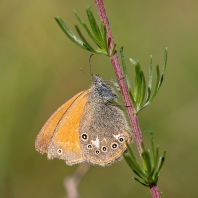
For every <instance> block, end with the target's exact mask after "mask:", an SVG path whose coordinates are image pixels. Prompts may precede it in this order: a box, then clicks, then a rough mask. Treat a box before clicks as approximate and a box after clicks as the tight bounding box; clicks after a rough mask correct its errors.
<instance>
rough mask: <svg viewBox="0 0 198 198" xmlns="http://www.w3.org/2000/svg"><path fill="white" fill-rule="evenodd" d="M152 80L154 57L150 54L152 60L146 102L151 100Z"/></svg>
mask: <svg viewBox="0 0 198 198" xmlns="http://www.w3.org/2000/svg"><path fill="white" fill-rule="evenodd" d="M152 82H153V58H152V56H150V61H149V80H148V92H147V98H146V102H148V101H149V99H150V96H151V89H152Z"/></svg>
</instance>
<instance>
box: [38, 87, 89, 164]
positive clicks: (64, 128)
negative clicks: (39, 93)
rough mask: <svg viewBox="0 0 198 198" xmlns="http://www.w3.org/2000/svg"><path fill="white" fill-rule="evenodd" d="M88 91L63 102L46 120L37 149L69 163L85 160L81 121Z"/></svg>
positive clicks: (50, 157)
mask: <svg viewBox="0 0 198 198" xmlns="http://www.w3.org/2000/svg"><path fill="white" fill-rule="evenodd" d="M86 94H87V91H84V92H80V93H78V94H77V95H75V96H74V97H73V98H71V99H70V100H69V101H67V102H66V103H65V104H63V105H62V106H61V107H60V108H59V109H58V110H57V111H56V112H55V113H54V114H53V115H52V116H51V117H50V118H49V120H48V121H47V122H46V124H45V125H44V126H43V128H42V129H41V131H40V133H39V134H38V136H37V139H36V143H35V146H36V149H37V150H38V151H39V152H41V153H47V155H48V158H49V159H53V158H59V159H63V160H65V161H66V163H67V164H68V165H72V164H75V163H79V162H82V161H84V160H85V158H84V156H83V153H82V150H81V147H80V140H79V123H80V119H81V116H82V113H83V110H84V107H85V104H86V100H87V99H86Z"/></svg>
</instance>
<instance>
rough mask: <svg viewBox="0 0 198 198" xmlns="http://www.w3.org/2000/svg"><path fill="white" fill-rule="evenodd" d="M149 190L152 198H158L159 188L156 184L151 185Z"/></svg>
mask: <svg viewBox="0 0 198 198" xmlns="http://www.w3.org/2000/svg"><path fill="white" fill-rule="evenodd" d="M150 191H151V195H152V197H153V198H160V197H161V196H160V193H159V189H158V187H157V186H153V187H151V188H150Z"/></svg>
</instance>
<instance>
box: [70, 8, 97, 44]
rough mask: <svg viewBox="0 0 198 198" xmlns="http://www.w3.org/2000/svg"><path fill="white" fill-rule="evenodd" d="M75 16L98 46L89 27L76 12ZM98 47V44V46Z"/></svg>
mask: <svg viewBox="0 0 198 198" xmlns="http://www.w3.org/2000/svg"><path fill="white" fill-rule="evenodd" d="M74 14H75V16H76V18H77V19H78V21H79V22H80V24H81V25H82V26H83V28H84V29H85V31H86V32H87V34H88V35H89V36H90V38H91V39H92V40H93V41H94V43H96V44H97V39H96V38H95V37H94V35H93V34H92V33H91V31H90V30H89V28H88V27H87V25H86V24H85V23H84V22H82V21H81V19H80V17H79V16H78V14H77V12H76V11H75V10H74ZM97 45H98V44H97Z"/></svg>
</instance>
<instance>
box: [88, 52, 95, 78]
mask: <svg viewBox="0 0 198 198" xmlns="http://www.w3.org/2000/svg"><path fill="white" fill-rule="evenodd" d="M93 55H94V54H91V56H90V57H89V70H90V74H91V77H92V76H93V73H92V70H91V58H92V56H93Z"/></svg>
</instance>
